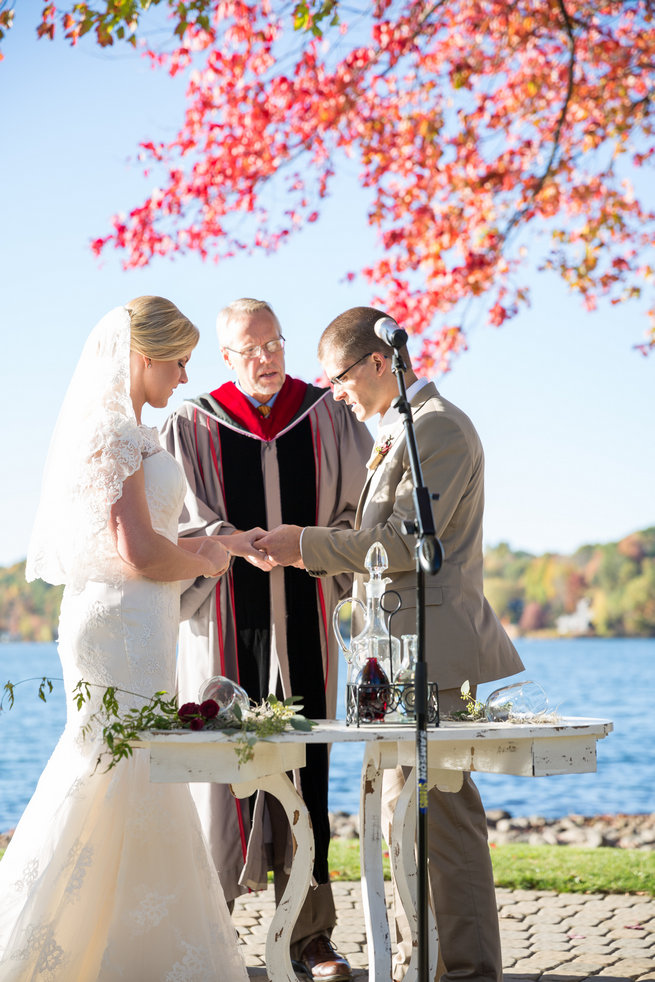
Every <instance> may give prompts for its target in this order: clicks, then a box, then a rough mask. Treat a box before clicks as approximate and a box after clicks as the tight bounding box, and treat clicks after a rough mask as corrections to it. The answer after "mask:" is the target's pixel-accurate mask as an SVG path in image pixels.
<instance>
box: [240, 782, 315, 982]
mask: <svg viewBox="0 0 655 982" xmlns="http://www.w3.org/2000/svg"><path fill="white" fill-rule="evenodd" d="M231 787H232V793H233V794H234V795H235V797H237V798H249V797H250V795H251V794H253V793H254V792H255V791H259V790H260V791H267V792H268V793H269V794H272V795H275V797H276V798H277V799H278V801H279V802H280V804H281V805H282V807H283V808H284V811H285V813H286V816H287V818H288V819H289V825H290V826H291V835H292V840H293V859H292V862H291V872H290V874H289V880H288V882H287V886H286V889H285V891H284V894H283V895H282V898H281V900H280V902H279V904H278V905H277V907H276V910H275V914H274V915H273V920H272V921H271V926H270V927H269V929H268V934H267V936H266V970H267V972H268V976H269V979H270V982H297V976H296V973H295V972H294V970H293V968H292V965H291V955H290V953H289V945H290V943H291V932H292V931H293V927H294V925H295V923H296V920H297V919H298V915H299V913H300V909H301V907H302V905H303V903H304V902H305V897H306V896H307V891H308V890H309V884H310V882H311V877H312V869H313V866H314V833H313V831H312V823H311V820H310V818H309V812H308V810H307V806H306V805H305V803H304V801H303V800H302V798H301V797H300V795H299V794H298V792H297V791H296V789H295V787H294V786H293V783H292V782H291V781H290V780H289V778H288V777H287V775H286V774H272V775H270V776H269V777H265V778H258V779H257V780H254V781H248V782H243V783H239V784H233V785H232V786H231Z"/></svg>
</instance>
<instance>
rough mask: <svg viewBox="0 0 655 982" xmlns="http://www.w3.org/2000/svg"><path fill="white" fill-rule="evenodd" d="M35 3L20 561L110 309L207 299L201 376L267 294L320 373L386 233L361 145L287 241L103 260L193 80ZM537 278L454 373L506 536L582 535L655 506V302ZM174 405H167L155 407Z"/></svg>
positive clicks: (9, 385) (16, 113)
mask: <svg viewBox="0 0 655 982" xmlns="http://www.w3.org/2000/svg"><path fill="white" fill-rule="evenodd" d="M27 6H28V5H22V6H21V5H17V8H18V9H17V10H16V25H15V28H14V29H12V31H11V32H10V34H9V35H8V37H7V39H6V40H5V43H4V49H3V50H4V53H5V60H4V62H2V63H1V64H0V100H1V104H2V133H3V139H2V153H1V154H0V187H1V188H2V206H1V208H0V297H1V298H2V318H1V320H2V336H3V353H4V358H3V367H2V386H1V387H0V392H1V399H2V405H1V410H2V412H1V417H0V418H1V419H2V424H1V425H2V434H1V439H2V447H3V451H4V453H3V463H4V466H3V468H2V478H1V479H0V514H1V516H2V518H1V519H0V522H1V526H0V564H7V563H10V562H14V561H16V560H18V559H21V558H23V557H24V555H25V552H26V549H27V543H28V541H29V532H30V527H31V523H32V519H33V516H34V512H35V509H36V505H37V501H38V494H39V484H40V475H41V470H42V467H43V463H44V460H45V455H46V452H47V447H48V441H49V436H50V432H51V429H52V426H53V424H54V420H55V418H56V414H57V410H58V407H59V405H60V402H61V399H62V397H63V394H64V392H65V389H66V386H67V384H68V380H69V378H70V375H71V373H72V370H73V368H74V365H75V363H76V361H77V358H78V355H79V352H80V350H81V346H82V344H83V341H84V339H85V337H86V335H87V334H88V333H89V331H90V330H91V328H92V327H93V325H94V324H95V322H96V321H97V320H98V319H99V318H100V317H101V316H102V314H103V313H105V312H106V311H107V310H108V309H110V308H111V307H114V306H116V305H117V304H119V303H124V302H126V301H128V300H129V299H131V298H132V297H134V296H138V295H139V294H143V293H159V294H162V295H164V296H167V297H169V298H170V299H171V300H173V301H174V302H175V303H176V304H177V305H178V306H179V307H180V308H181V309H182V310H183V311H184V312H185V313H186V314H188V316H190V317H191V318H192V319H193V320H194V321H195V323H196V324H197V325H198V327H199V328H200V331H201V341H200V344H199V346H198V348H197V349H196V351H195V352H194V355H193V358H192V361H191V364H190V371H189V375H190V382H189V384H188V386H187V387H186V393H187V394H188V395H190V394H192V393H195V392H200V391H207V390H208V389H211V388H214V387H216V385H218V384H220V383H221V382H223V381H225V380H226V379H227V377H228V376H227V374H226V372H225V370H224V369H223V367H222V365H221V362H220V358H219V354H218V349H217V345H216V340H215V334H214V321H215V316H216V313H217V311H218V310H219V309H220V307H222V306H224V305H225V304H226V303H229V302H230V301H231V300H233V299H235V298H236V297H239V296H256V297H260V298H263V299H266V300H268V301H269V302H271V303H272V304H273V306H274V308H275V309H276V311H277V313H278V316H279V317H280V321H281V323H282V326H283V331H284V334H285V336H286V338H287V368H288V370H289V371H290V372H291V373H292V374H294V375H297V376H300V377H302V378H305V379H308V380H311V379H313V378H314V377H315V376H316V374H317V371H318V365H317V363H316V358H315V351H316V343H317V341H318V337H319V335H320V333H321V330H322V328H323V327H324V326H325V325H326V324H327V323H328V322H329V321H330V320H331V319H332V318H333V317H334V316H335V315H336V314H337V313H339V312H340V311H342V310H344V309H346V308H347V307H350V306H354V305H357V304H367V303H369V302H370V291H369V288H368V286H367V285H366V284H365V283H364V282H363V281H355V283H352V284H346V283H344V282H343V276H344V274H345V273H346V272H347V271H348V270H351V269H357V268H359V267H361V266H362V265H363V264H364V263H367V262H370V261H371V260H372V258H373V256H374V254H375V251H376V249H377V246H376V242H375V239H374V236H373V233H372V231H371V230H370V229H369V228H368V227H367V225H366V199H365V197H364V196H363V193H362V192H361V191H360V190H359V189H358V186H357V182H356V166H355V165H354V164H353V163H350V164H347V165H346V170H344V171H343V172H341V173H340V176H339V180H338V183H337V187H336V193H335V195H334V196H333V198H332V199H331V201H330V202H329V204H328V206H327V207H326V208H325V209H324V210H323V213H322V215H321V218H320V220H319V221H318V222H317V223H316V224H315V225H313V226H311V227H309V228H308V229H307V230H306V231H304V232H303V233H301V234H300V235H299V236H298V237H297V238H295V239H294V240H293V241H292V242H291V244H290V245H288V246H286V247H285V248H283V249H282V250H281V251H280V252H278V253H277V254H276V255H274V256H270V257H266V256H263V255H259V254H257V255H255V256H251V257H241V258H239V259H238V260H235V261H230V262H226V263H224V264H221V265H219V266H216V265H215V264H213V263H211V262H208V263H202V262H201V261H200V260H199V259H197V258H195V257H183V258H179V259H175V260H172V261H171V260H168V259H166V260H158V261H157V262H155V263H154V264H153V265H151V266H150V267H148V268H146V269H144V270H138V271H130V272H124V271H123V270H122V269H121V264H120V255H119V254H118V253H108V254H107V255H106V256H105V257H104V258H103V259H102V260H101V261H98V260H97V259H96V258H95V257H94V256H93V255H92V254H91V251H90V249H89V246H88V243H89V241H90V239H91V238H94V237H96V236H98V235H102V234H105V233H106V232H107V231H108V230H109V222H110V218H111V216H112V215H113V214H114V213H115V212H117V211H120V210H127V209H129V208H130V207H132V206H133V205H135V204H138V203H140V201H141V200H142V198H143V197H144V196H145V193H147V191H148V189H149V187H150V182H149V181H148V180H145V179H144V178H143V176H142V174H141V170H140V167H139V165H138V163H137V162H136V159H135V156H136V150H137V144H138V141H139V140H140V139H151V138H154V139H157V138H162V137H163V138H165V137H167V136H170V135H172V134H173V132H174V131H175V128H176V124H177V122H178V120H179V118H180V114H181V111H182V106H183V97H182V89H181V87H180V85H179V83H178V84H176V83H174V82H172V81H171V80H169V79H168V77H167V76H165V75H164V74H162V73H156V72H153V71H152V70H151V69H150V68H149V67H148V65H147V63H146V62H144V61H143V60H142V59H140V58H139V57H138V55H136V54H134V53H132V52H131V50H130V51H128V50H125V49H120V50H117V51H113V52H109V53H105V52H101V51H100V50H99V49H97V48H96V47H94V46H93V45H92V43H91V42H89V43H85V44H82V45H80V46H79V47H77V48H76V49H71V48H69V47H68V46H67V45H65V44H63V43H55V44H50V43H48V42H45V41H37V39H36V36H35V31H34V27H35V21H34V20H30V18H31V17H35V11H31V12H30V11H28V9H27ZM532 292H533V304H532V307H531V309H530V310H526V311H524V312H522V313H521V315H520V316H519V317H518V318H516V319H515V320H514V321H512V322H511V323H510V324H509V325H506V326H505V327H503V328H501V329H493V328H489V327H486V326H485V325H484V324H480V325H479V326H478V327H475V328H474V329H473V330H472V331H471V332H470V335H469V343H470V350H469V351H468V352H466V353H465V354H463V355H462V356H461V357H460V358H459V359H458V361H457V362H456V363H455V367H454V370H453V371H452V372H451V373H450V374H449V375H447V376H446V377H445V378H443V379H441V380H437V381H438V384H439V387H440V389H441V391H442V392H443V394H444V395H445V396H446V397H447V398H449V399H451V400H452V401H453V402H456V403H457V404H458V405H459V406H460V407H461V408H462V409H464V410H465V411H466V412H467V413H468V414H469V415H470V416H471V418H472V419H473V421H474V422H475V424H476V426H477V428H478V430H479V432H480V435H481V437H482V440H483V443H484V446H485V451H486V460H487V506H486V517H485V541H486V543H487V544H495V543H497V542H499V541H507V542H509V543H510V545H511V546H512V547H513V548H517V549H518V548H521V549H526V550H528V551H531V552H542V551H546V550H552V551H561V552H568V551H572V550H574V549H575V548H577V547H578V546H580V545H582V544H584V543H587V542H605V541H612V540H615V539H618V538H620V537H622V536H623V535H625V534H627V533H628V532H631V531H633V530H635V529H638V528H643V527H646V526H648V525H653V524H655V493H654V490H653V489H654V488H655V462H654V454H653V449H652V448H653V436H652V428H653V423H652V421H653V417H654V413H653V410H654V408H655V385H654V373H655V358H654V357H651V358H643V357H642V356H641V355H640V354H639V353H637V352H635V351H634V350H633V348H632V346H633V345H634V344H635V343H638V342H640V341H641V340H642V338H643V334H644V330H645V326H646V325H645V321H644V319H643V318H641V317H640V314H639V310H638V308H637V307H635V306H632V307H624V308H613V309H607V308H603V309H602V310H599V311H598V312H596V313H594V314H589V313H586V312H585V311H584V310H583V309H582V307H581V305H580V303H579V301H578V300H577V298H575V297H573V296H570V295H569V294H568V293H567V291H566V290H565V288H564V286H563V285H561V284H560V283H559V282H558V281H557V280H555V279H554V278H553V277H546V276H534V277H533V279H532ZM183 391H184V390H183V389H179V390H178V392H177V393H176V394H175V396H174V398H173V399H172V400H171V403H170V408H174V407H175V406H176V405H177V404H179V402H180V401H181V399H182V396H183ZM165 416H166V412H165V411H155V410H150V411H149V412H148V411H146V414H144V420H145V421H146V422H149V423H151V424H152V425H160V424H161V423H162V422H163V420H164V418H165ZM432 490H438V489H436V488H435V489H432Z"/></svg>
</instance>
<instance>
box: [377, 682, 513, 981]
mask: <svg viewBox="0 0 655 982" xmlns="http://www.w3.org/2000/svg"><path fill="white" fill-rule="evenodd" d="M439 705H440V712H441V713H443V714H448V713H451V712H454V711H455V710H457V709H462V708H463V706H462V702H461V695H460V692H459V690H458V689H447V690H445V691H444V692H440V693H439ZM409 773H410V770H409V769H408V768H400V767H398V768H396V769H395V770H386V771H385V772H384V777H383V783H382V832H383V834H384V836H385V839H386V840H387V842H389V830H390V826H391V821H392V819H393V813H394V808H395V804H396V801H397V800H398V796H399V795H400V792H401V791H402V789H403V787H404V784H405V781H406V779H407V775H408V774H409ZM413 779H414V778H413V777H412V780H413ZM427 826H428V843H427V852H428V882H429V887H430V895H431V897H430V902H431V905H432V909H433V910H434V912H435V916H436V919H437V930H438V932H439V964H438V966H437V974H436V976H435V982H439V980H441V982H462V980H468V982H502V977H503V975H502V957H501V950H500V932H499V927H498V909H497V906H496V893H495V888H494V880H493V869H492V865H491V857H490V855H489V845H488V840H487V821H486V816H485V812H484V808H483V805H482V801H481V799H480V795H479V793H478V789H477V788H476V787H475V784H474V783H473V781H472V780H471V776H470V774H468V773H466V774H465V775H464V784H463V785H462V788H461V790H460V791H457V792H455V793H448V792H444V791H438V790H437V789H436V788H433V789H432V790H431V791H430V792H429V794H428V821H427ZM394 915H395V927H396V942H397V949H396V952H395V954H394V956H393V978H394V980H400V979H402V978H403V977H404V974H405V969H406V966H407V965H408V964H409V959H410V955H411V951H412V946H411V934H410V931H409V923H408V921H407V918H406V917H405V914H404V912H403V910H402V906H401V905H400V902H399V900H398V897H397V893H396V890H395V885H394ZM391 937H392V939H393V937H394V930H393V927H392V929H391Z"/></svg>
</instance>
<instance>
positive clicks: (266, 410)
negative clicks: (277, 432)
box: [257, 406, 271, 418]
mask: <svg viewBox="0 0 655 982" xmlns="http://www.w3.org/2000/svg"><path fill="white" fill-rule="evenodd" d="M257 412H258V413H261V414H262V416H263V417H264V418H266V417H267V416H269V415H270V412H271V407H270V406H257Z"/></svg>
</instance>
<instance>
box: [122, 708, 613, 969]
mask: <svg viewBox="0 0 655 982" xmlns="http://www.w3.org/2000/svg"><path fill="white" fill-rule="evenodd" d="M612 728H613V726H612V723H611V722H609V721H608V720H602V719H584V718H578V717H565V718H562V719H561V720H560V721H558V722H557V723H538V724H535V723H484V722H483V723H471V722H454V721H445V722H442V723H441V725H440V726H439V727H430V728H429V729H428V784H429V786H430V787H438V788H439V789H440V790H442V791H458V790H459V789H460V788H461V786H462V781H463V779H464V773H465V772H466V771H487V772H492V773H501V774H517V775H521V776H524V777H545V776H547V775H553V774H582V773H586V772H589V771H595V770H596V743H597V741H598V740H600V739H602V738H603V737H605V736H607V734H608V733H609V732H610V731H611V730H612ZM414 736H415V731H414V728H413V727H412V726H406V725H404V726H403V725H394V724H389V723H381V724H366V725H362V726H360V727H355V726H352V725H351V726H346V724H345V722H343V721H340V720H339V721H334V720H322V721H319V723H318V725H317V726H316V727H315V728H314V729H313V730H311V731H310V732H308V733H301V732H296V731H290V732H287V733H283V734H280V735H279V736H276V737H273V738H271V739H270V740H267V741H259V742H258V743H256V744H255V747H254V756H253V759H252V760H251V761H248V762H247V763H244V764H240V763H239V761H238V759H237V756H236V753H235V749H234V741H235V737H234V736H230V735H228V734H226V733H223V732H220V731H210V730H204V731H199V732H192V731H189V730H172V731H168V732H160V733H144V734H143V737H142V738H141V739H140V740H139V741H138V743H136V744H135V746H139V747H144V748H147V749H148V751H149V753H150V777H151V780H152V781H157V782H167V781H171V782H192V781H216V782H220V783H224V784H229V785H231V789H232V793H233V794H234V795H235V796H236V797H237V798H244V797H248V796H249V795H251V794H252V793H253V792H254V791H255V790H259V789H261V790H264V791H268V792H269V793H270V794H273V795H275V797H276V798H278V800H279V801H280V803H281V804H282V807H283V808H284V810H285V813H286V815H287V818H288V819H289V824H290V826H291V830H292V835H293V862H292V867H291V873H290V876H289V882H288V884H287V888H286V890H285V892H284V895H283V897H282V900H281V902H280V904H279V905H278V907H277V909H276V911H275V914H274V916H273V919H272V921H271V925H270V928H269V931H268V935H267V940H266V966H267V970H268V974H269V978H270V979H271V982H296V975H295V972H294V970H293V967H292V964H291V958H290V955H289V941H290V938H291V931H292V928H293V925H294V924H295V922H296V919H297V917H298V914H299V912H300V908H301V907H302V904H303V902H304V900H305V897H306V895H307V891H308V889H309V885H310V881H311V874H312V866H313V859H314V839H313V835H312V830H311V823H310V821H309V814H308V812H307V808H306V806H305V804H304V802H303V801H302V799H301V798H300V796H299V795H298V794H297V792H296V790H295V788H294V785H293V783H292V782H291V780H290V779H289V778H288V776H287V772H289V771H293V770H295V769H296V768H299V767H302V766H303V765H304V763H305V745H306V744H307V743H340V742H352V743H355V742H362V741H364V742H365V743H366V747H365V753H364V761H363V765H362V782H361V797H360V824H361V833H360V856H361V869H362V901H363V906H364V915H365V920H366V935H367V944H368V956H369V982H388V980H389V978H390V977H391V941H390V932H389V923H388V918H387V912H386V907H385V902H384V881H383V871H382V849H381V824H380V811H381V790H382V774H383V772H384V770H385V768H390V767H395V766H396V765H397V764H402V765H405V766H408V767H410V768H413V767H414V765H415V743H414ZM415 785H416V781H415V778H414V775H413V774H412V775H411V776H410V779H408V781H407V783H406V785H405V790H404V791H403V793H402V794H401V797H400V799H399V801H398V805H397V807H396V812H395V816H394V823H393V828H392V835H391V838H392V841H393V843H394V844H395V848H393V849H391V848H390V849H389V854H390V856H391V862H392V864H393V869H394V874H395V876H396V880H397V883H398V890H399V894H400V897H401V900H402V902H403V905H404V907H405V911H406V913H407V916H408V919H409V922H410V925H411V927H412V930H413V931H414V933H416V925H417V914H416V860H415V852H414V834H415V830H416V794H415ZM416 951H417V947H416V945H414V956H415V955H416ZM414 956H413V960H412V963H411V964H410V966H409V969H408V973H407V975H406V982H416V979H417V966H416V963H415V958H414ZM436 958H437V934H436V926H435V925H434V922H433V920H432V921H431V926H430V966H431V969H434V970H436Z"/></svg>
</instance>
